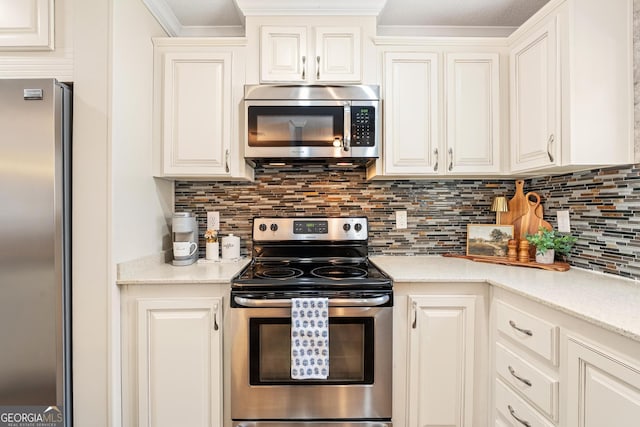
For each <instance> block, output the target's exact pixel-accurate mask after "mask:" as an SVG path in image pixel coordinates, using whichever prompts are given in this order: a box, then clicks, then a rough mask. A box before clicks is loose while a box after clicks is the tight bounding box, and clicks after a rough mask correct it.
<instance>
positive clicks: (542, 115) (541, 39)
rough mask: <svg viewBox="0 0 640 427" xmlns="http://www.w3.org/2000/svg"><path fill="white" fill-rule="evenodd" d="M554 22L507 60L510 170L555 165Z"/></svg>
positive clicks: (558, 138)
mask: <svg viewBox="0 0 640 427" xmlns="http://www.w3.org/2000/svg"><path fill="white" fill-rule="evenodd" d="M556 21H557V19H556V18H554V19H551V20H550V21H549V22H548V23H547V24H546V25H545V26H544V27H542V28H541V29H540V30H538V31H536V32H534V33H532V34H531V36H530V37H528V38H527V39H526V40H524V41H523V42H522V43H521V44H520V45H518V46H516V47H515V48H514V49H513V50H512V52H511V55H510V59H511V64H510V66H511V72H510V75H511V170H512V171H521V170H528V169H534V168H540V167H545V166H552V165H555V164H559V162H560V159H558V157H559V156H558V153H559V147H560V134H559V132H558V124H559V123H558V122H559V120H558V118H557V114H558V111H559V98H558V73H557V67H558V59H557V31H556Z"/></svg>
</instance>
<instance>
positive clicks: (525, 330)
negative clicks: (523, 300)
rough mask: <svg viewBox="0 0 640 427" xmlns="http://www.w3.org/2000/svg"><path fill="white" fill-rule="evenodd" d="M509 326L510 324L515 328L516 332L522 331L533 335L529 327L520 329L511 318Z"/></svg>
mask: <svg viewBox="0 0 640 427" xmlns="http://www.w3.org/2000/svg"><path fill="white" fill-rule="evenodd" d="M509 326H511V327H512V328H513V329H515V330H516V331H518V332H522V333H523V334H525V335H527V336H530V337H532V336H533V332H531V331H530V330H529V329H522V328H519V327H518V326H517V325H516V322H514V321H513V320H509Z"/></svg>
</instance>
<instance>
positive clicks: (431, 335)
mask: <svg viewBox="0 0 640 427" xmlns="http://www.w3.org/2000/svg"><path fill="white" fill-rule="evenodd" d="M475 302H476V297H475V296H472V295H461V296H448V295H433V296H431V295H430V296H411V297H409V304H410V310H409V313H410V316H411V318H410V319H409V324H410V329H409V364H408V370H407V378H408V393H407V395H408V398H409V402H408V406H409V408H408V414H409V419H408V422H407V425H409V426H421V427H430V426H432V427H445V426H447V427H448V426H452V427H453V426H455V427H462V426H467V427H470V426H471V425H472V422H473V419H472V416H473V375H474V370H473V366H474V324H475Z"/></svg>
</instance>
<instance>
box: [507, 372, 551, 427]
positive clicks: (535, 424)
mask: <svg viewBox="0 0 640 427" xmlns="http://www.w3.org/2000/svg"><path fill="white" fill-rule="evenodd" d="M496 409H497V410H498V412H499V413H500V415H502V417H503V418H504V420H506V421H507V423H508V425H509V426H512V427H523V426H527V427H553V424H552V423H550V422H549V421H547V419H546V418H545V417H543V416H542V415H541V414H540V413H539V412H537V411H536V410H535V409H533V408H532V407H531V406H529V405H528V404H527V403H526V402H525V401H524V400H522V399H521V398H520V397H518V396H517V395H516V394H515V393H514V392H513V391H511V390H510V389H509V387H508V386H507V385H505V384H504V383H503V382H502V381H500V380H496Z"/></svg>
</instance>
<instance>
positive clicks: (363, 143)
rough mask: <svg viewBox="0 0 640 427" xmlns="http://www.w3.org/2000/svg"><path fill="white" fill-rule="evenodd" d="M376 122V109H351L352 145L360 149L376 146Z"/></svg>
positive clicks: (367, 107) (370, 107)
mask: <svg viewBox="0 0 640 427" xmlns="http://www.w3.org/2000/svg"><path fill="white" fill-rule="evenodd" d="M375 122H376V109H375V107H373V106H362V107H355V106H353V107H351V145H353V146H360V147H373V146H375V145H376V144H375V133H376V127H375Z"/></svg>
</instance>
